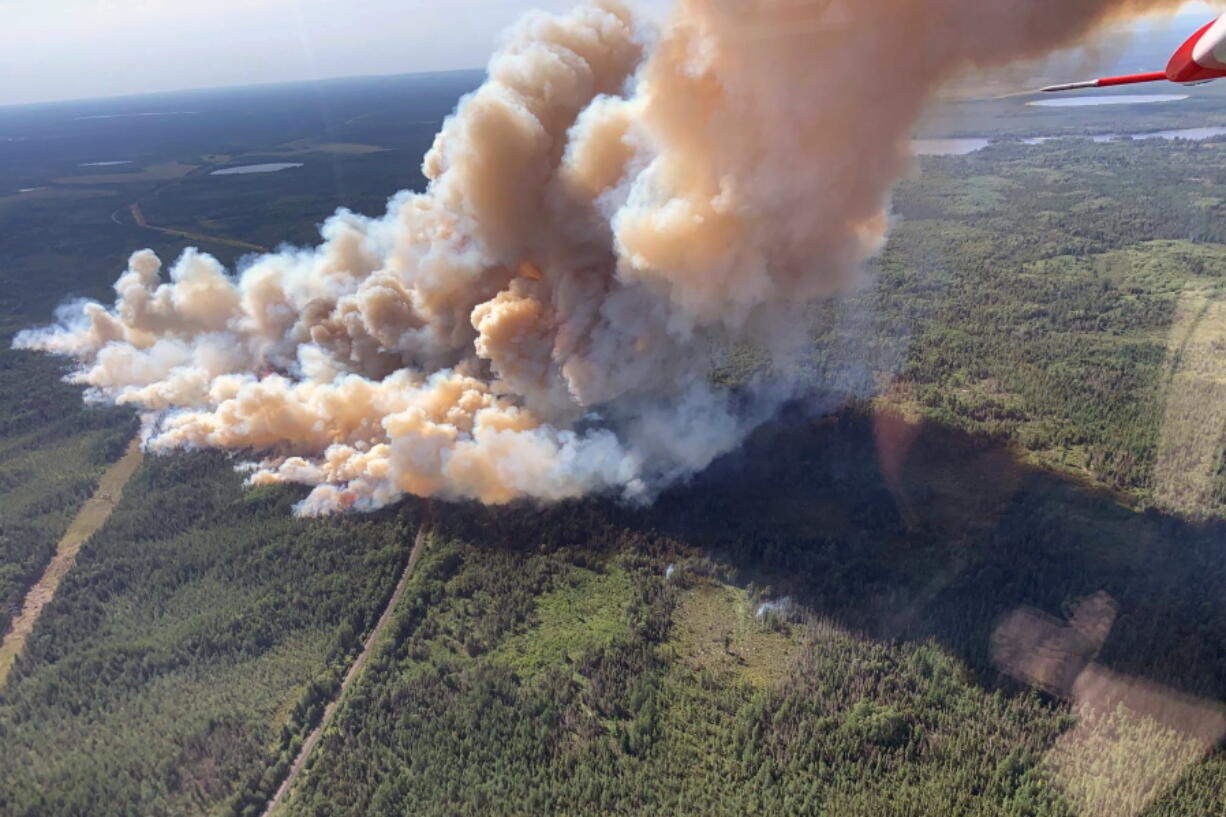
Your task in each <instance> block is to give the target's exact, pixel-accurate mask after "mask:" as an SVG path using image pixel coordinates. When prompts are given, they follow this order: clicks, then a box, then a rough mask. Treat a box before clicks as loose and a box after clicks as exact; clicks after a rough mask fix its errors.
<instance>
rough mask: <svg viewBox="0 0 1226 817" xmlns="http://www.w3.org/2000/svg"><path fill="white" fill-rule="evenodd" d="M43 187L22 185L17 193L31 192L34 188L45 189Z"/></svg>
mask: <svg viewBox="0 0 1226 817" xmlns="http://www.w3.org/2000/svg"><path fill="white" fill-rule="evenodd" d="M46 189H47V188H45V187H23V188H21V189H20V190H18V191H17V192H18V193H33V192H34V191H35V190H46Z"/></svg>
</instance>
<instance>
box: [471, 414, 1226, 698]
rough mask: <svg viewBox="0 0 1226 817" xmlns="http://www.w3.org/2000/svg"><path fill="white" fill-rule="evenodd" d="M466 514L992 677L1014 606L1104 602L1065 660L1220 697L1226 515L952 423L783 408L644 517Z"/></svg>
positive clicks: (506, 539)
mask: <svg viewBox="0 0 1226 817" xmlns="http://www.w3.org/2000/svg"><path fill="white" fill-rule="evenodd" d="M472 510H473V511H474V513H472V514H468V513H465V514H461V515H459V518H458V519H457V518H456V517H455V516H453V520H454V522H453V523H452V524H457V525H459V526H460V527H470V526H471V525H474V524H475V525H478V526H479V527H480V528H481V534H480V535H481V536H482V537H484V538H485V541H487V542H488V541H490V540H489V537H490V535H491V534H493V535H494V536H495V538H496V539H497V540H499V541H500V542H501V543H505V544H508V545H512V546H516V545H518V546H533V545H532V543H541V542H545V541H546V540H548V541H549V542H551V543H552V544H555V545H564V544H566V543H567V542H574V543H576V544H578V543H583V542H589V543H590V544H592V545H593V546H596V547H599V546H601V545H602V544H605V545H608V544H612V542H610V541H603V542H602V541H601V540H602V538H604V539H606V540H607V539H609V538H612V537H616V536H618V535H619V534H618V531H621V534H620V535H621V536H625V535H627V534H626V528H629V529H630V530H631V531H633V532H634V533H635V535H637V536H639V537H641V539H642V541H638V542H635V543H634V545H635V546H636V547H640V546H641V547H645V548H661V549H667V548H668V547H671V546H675V545H678V544H679V545H681V546H682V547H692V548H696V549H700V550H701V551H703V552H706V553H709V554H711V555H712V556H714V557H716V558H718V559H720V560H723V561H726V562H728V563H729V564H731V565H732V566H734V567H735V568H736V569H737V571H738V574H739V580H740V581H742V582H749V581H755V582H757V584H758V585H760V586H761V585H770V590H768V591H767V592H768V594H770V593H773V594H774V595H777V596H782V595H789V596H791V597H792V598H793V599H794V600H796V601H797V602H799V603H801V604H803V605H805V606H806V607H809V608H810V609H812V610H813V611H814V612H815V613H816V614H817V615H819V616H821V617H824V618H827V619H829V620H831V621H833V622H835V623H836V624H839V625H840V626H843V627H846V628H849V629H852V630H856V631H860V632H863V633H865V634H866V635H868V636H870V637H873V638H879V639H886V640H908V641H923V640H928V639H933V640H935V641H937V642H938V643H940V644H942V645H944V646H945V647H947V648H949V649H951V650H952V651H953V652H954V653H955V654H957V655H959V656H960V657H962V658H963V659H964V660H965V661H966V662H967V663H968V664H969V665H970V666H971V668H972V669H973V670H974V671H975V672H976V673H977V675H978V676H979V679H980V681H981V682H982V683H984V684H986V685H995V684H999V683H1005V684H1006V685H1008V684H1011V683H1012V682H1011V681H1009V680H1008V679H1007V678H1006V677H1005V676H1004V675H1003V674H1002V673H1001V672H999V671H998V669H997V668H996V667H994V665H993V662H992V656H991V643H992V636H993V633H994V631H995V630H996V628H997V627H998V626H999V625H1000V624H1001V623H1002V622H1003V621H1005V620H1006V618H1007V617H1009V616H1010V614H1013V613H1016V611H1018V610H1019V609H1035V610H1036V611H1041V612H1042V613H1045V614H1048V615H1049V616H1051V617H1054V619H1053V620H1056V619H1059V620H1063V619H1066V618H1068V617H1069V616H1070V615H1072V613H1073V611H1074V610H1075V609H1076V606H1077V605H1078V603H1079V601H1080V600H1082V599H1086V598H1089V597H1091V596H1095V595H1096V594H1106V596H1108V597H1110V598H1111V599H1112V600H1113V601H1114V603H1115V605H1116V612H1115V615H1114V618H1113V621H1112V624H1111V625H1110V630H1109V633H1107V634H1106V636H1105V638H1104V639H1103V640H1102V643H1101V648H1097V646H1098V645H1096V650H1095V651H1094V654H1092V653H1089V652H1087V653H1086V655H1084V656H1074V658H1073V660H1080V661H1081V662H1082V663H1081V665H1084V664H1085V662H1087V661H1089V660H1090V659H1091V658H1096V660H1097V666H1099V667H1103V668H1105V669H1106V670H1108V671H1111V672H1113V673H1116V674H1118V675H1119V676H1121V677H1124V676H1127V677H1131V678H1138V679H1146V680H1148V681H1151V682H1157V683H1159V684H1162V685H1166V686H1168V687H1171V688H1173V690H1176V691H1179V692H1183V693H1188V694H1192V695H1196V696H1200V697H1205V698H1210V699H1213V700H1218V701H1220V700H1223V699H1226V594H1224V593H1223V588H1226V524H1222V523H1219V522H1212V523H1192V522H1188V521H1185V520H1183V519H1180V518H1177V517H1174V516H1170V515H1166V514H1162V513H1159V512H1157V511H1153V510H1150V511H1145V512H1137V511H1135V510H1133V509H1130V508H1128V507H1125V506H1124V505H1122V504H1121V503H1120V502H1119V501H1118V500H1117V498H1116V497H1114V496H1113V495H1112V494H1110V493H1109V492H1107V491H1105V490H1102V489H1099V488H1095V487H1092V486H1089V485H1086V484H1083V483H1080V482H1078V481H1076V480H1075V479H1074V478H1072V477H1065V476H1061V475H1059V474H1055V473H1053V472H1051V471H1048V470H1045V469H1040V468H1037V467H1033V466H1029V465H1026V464H1024V463H1021V462H1019V461H1018V459H1017V458H1016V457H1015V456H1014V455H1013V454H1012V453H1011V452H1010V451H1009V450H1007V449H1005V448H1002V447H999V446H995V445H992V444H989V443H986V442H984V441H982V440H978V439H976V438H973V437H971V436H969V435H967V434H965V433H962V432H960V431H956V430H953V429H950V428H947V427H941V426H938V425H935V424H923V425H912V424H909V423H907V422H905V421H903V420H901V418H898V417H895V416H891V415H880V414H879V415H873V414H872V413H865V412H857V411H850V410H849V411H845V412H843V413H842V414H839V415H837V416H834V417H828V418H825V419H822V420H819V421H816V422H814V421H811V420H809V419H807V418H805V417H803V416H793V417H786V416H785V417H783V418H781V419H780V420H778V421H776V422H775V423H773V424H771V425H768V426H766V427H764V428H762V429H760V430H759V431H758V432H757V433H756V434H755V435H753V437H752V438H751V439H750V440H749V441H748V442H747V443H746V444H745V445H744V446H743V447H742V448H741V449H740V450H738V451H736V452H734V453H732V454H729V455H727V456H725V457H723V458H721V459H720V460H718V461H717V462H716V463H714V464H713V465H712V466H711V467H710V468H709V469H707V471H705V472H704V473H702V474H700V475H698V476H697V477H695V478H694V479H693V480H691V481H690V482H689V483H688V484H687V485H685V486H682V487H678V488H675V489H673V490H671V491H669V492H668V493H667V494H666V495H664V496H663V497H661V499H660V500H659V501H658V502H657V503H656V504H655V505H653V506H652V507H651V508H648V509H627V508H624V507H620V506H618V505H616V504H614V503H611V502H601V501H594V500H588V501H584V502H576V503H570V504H565V505H561V506H557V507H554V508H543V509H540V510H537V511H529V510H528V509H526V508H524V507H522V506H521V507H518V508H512V509H501V510H486V509H477V508H472ZM461 520H463V521H461ZM471 532H473V533H476V531H471ZM661 540H662V541H661Z"/></svg>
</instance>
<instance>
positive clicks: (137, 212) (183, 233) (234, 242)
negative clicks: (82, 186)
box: [112, 201, 268, 252]
mask: <svg viewBox="0 0 1226 817" xmlns="http://www.w3.org/2000/svg"><path fill="white" fill-rule="evenodd" d="M128 209H129V210H130V211H131V212H132V220H133V221H135V222H136V226H137V227H144V228H145V229H146V230H156V231H157V232H159V233H164V234H166V235H174V236H179V237H180V238H189V239H191V240H192V241H211V242H213V243H214V244H227V245H229V246H231V247H241V248H242V249H244V250H253V251H255V252H268V248H267V247H261V246H260V245H259V244H251V243H249V242H247V241H239V240H238V239H237V238H220V237H218V236H215V235H204V234H202V233H190V232H188V231H187V230H175V229H172V228H170V227H159V226H157V225H156V224H150V223H149V222H148V221H146V220H145V214H144V213H143V212H141V209H140V202H136V201H134V202H132V203H131V204H129V205H128ZM112 220H113V221H114V220H115V219H114V215H113V214H112Z"/></svg>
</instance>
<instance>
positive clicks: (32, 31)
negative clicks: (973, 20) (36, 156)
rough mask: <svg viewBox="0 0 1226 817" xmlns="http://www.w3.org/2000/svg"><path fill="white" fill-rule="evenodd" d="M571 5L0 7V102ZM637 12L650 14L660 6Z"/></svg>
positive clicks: (213, 78)
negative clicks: (536, 9)
mask: <svg viewBox="0 0 1226 817" xmlns="http://www.w3.org/2000/svg"><path fill="white" fill-rule="evenodd" d="M1018 2H1024V0H1018ZM571 5H573V0H535V2H534V1H533V0H0V105H5V104H13V103H20V102H41V101H47V100H54V99H82V98H88V97H97V96H116V95H121V94H131V93H142V92H147V91H169V90H176V89H180V88H203V87H217V86H225V85H244V84H250V83H257V82H279V81H285V80H295V79H311V78H321V77H334V76H345V75H362V74H395V73H406V72H410V71H433V70H444V69H450V68H471V67H478V66H481V65H484V64H485V61H486V59H487V57H488V56H489V53H490V51H491V49H492V48H493V47H494V45H495V43H496V42H497V37H498V32H499V31H501V30H502V29H503V28H504V27H505V26H506V25H507V24H509V23H510V22H512V21H513V20H514V19H515V18H516V17H518V16H519V15H520V14H522V13H523V12H524V11H525V10H527V9H530V8H546V9H564V8H567V7H569V6H571ZM637 5H639V6H642V7H645V8H649V9H651V10H652V11H653V12H654V13H657V14H658V13H660V11H661V10H662V9H664V8H667V6H668V5H669V0H638V3H637ZM1198 5H1200V6H1201V7H1200V9H1199V11H1201V12H1202V13H1204V14H1209V13H1210V12H1209V11H1208V10H1207V9H1206V8H1205V7H1204V6H1203V4H1198Z"/></svg>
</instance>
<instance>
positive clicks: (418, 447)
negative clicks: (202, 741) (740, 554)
mask: <svg viewBox="0 0 1226 817" xmlns="http://www.w3.org/2000/svg"><path fill="white" fill-rule="evenodd" d="M1175 4H1176V3H1175V2H1174V0H1170V1H1169V2H1168V0H1148V1H1147V0H1131V2H1130V1H1128V0H1030V1H1029V2H1019V0H855V1H854V2H852V0H680V2H679V4H678V6H677V8H676V9H675V10H674V12H673V13H672V15H671V18H670V21H669V22H668V23H667V24H666V25H665V26H664V28H663V30H662V31H659V32H655V31H651V30H648V28H647V27H646V26H644V25H642V24H640V23H638V22H636V21H635V19H634V18H633V17H632V15H631V13H630V11H629V10H628V9H627V8H625V7H623V6H621V5H619V4H618V3H617V2H615V0H598V2H595V3H593V4H591V5H585V6H582V7H580V8H578V9H576V10H574V11H572V12H571V13H569V14H565V15H561V16H550V15H546V14H543V13H533V14H529V15H528V16H527V17H526V18H525V19H524V20H522V21H521V22H520V23H519V24H518V25H517V26H516V27H515V28H514V29H513V30H512V31H511V32H510V33H509V34H508V35H507V37H506V39H505V42H504V44H503V46H502V47H501V49H500V50H499V51H498V53H497V54H496V55H495V56H494V57H493V59H492V60H491V62H490V64H489V70H488V77H487V79H486V81H485V83H484V84H483V85H482V86H481V87H480V88H479V89H478V90H477V91H475V92H474V93H472V94H470V95H469V96H467V97H465V98H464V99H463V100H461V101H460V103H459V106H458V107H457V109H456V111H455V113H454V115H452V116H451V117H450V118H449V119H448V120H447V121H446V123H445V124H444V126H443V128H442V131H441V132H440V133H439V134H438V136H437V138H436V140H435V143H434V146H433V147H432V148H431V150H430V151H429V153H428V154H427V155H426V157H425V160H424V169H425V173H426V176H427V177H428V179H429V180H430V182H429V186H428V188H427V189H426V190H425V191H424V192H420V193H411V192H404V193H401V194H399V195H397V196H396V197H394V198H393V199H392V200H391V202H390V203H389V207H388V211H387V213H386V215H384V216H383V217H381V218H367V217H363V216H360V215H356V214H353V213H350V212H346V211H340V212H338V213H337V214H336V215H334V216H333V217H332V218H331V219H329V220H328V221H327V222H326V223H325V224H324V225H323V227H322V230H321V232H322V238H323V243H322V244H320V246H318V247H317V248H315V249H297V248H289V247H286V248H283V249H281V250H279V251H278V252H276V253H273V254H270V255H264V256H261V257H258V258H254V259H249V260H248V262H247V263H246V264H245V265H244V266H242V268H241V269H240V270H239V271H238V272H236V273H234V274H231V273H230V272H228V271H227V270H226V269H224V268H223V267H222V266H221V265H220V264H219V263H218V262H217V261H216V260H214V259H213V258H212V257H210V256H208V255H205V254H202V253H199V252H195V251H188V252H186V253H185V254H184V255H183V256H182V257H180V258H179V259H178V260H177V261H176V262H175V263H174V265H173V267H172V268H171V269H170V272H169V281H163V280H162V277H161V262H160V261H159V259H158V258H157V257H156V256H155V255H154V254H153V253H152V252H151V251H148V250H145V251H141V252H138V253H136V254H135V255H133V256H132V259H131V262H130V265H129V267H128V270H127V271H126V272H125V273H124V274H123V275H122V276H121V277H120V278H119V280H118V281H117V282H116V284H115V290H116V293H117V299H116V301H115V303H114V305H113V306H112V307H110V308H109V309H108V308H106V307H103V306H101V305H99V304H97V303H85V304H83V305H82V304H79V303H78V304H75V305H70V306H67V307H64V308H63V309H62V310H61V313H60V315H59V322H58V323H57V324H56V325H54V326H51V327H49V328H46V329H40V330H33V331H27V332H24V333H22V334H21V335H19V336H18V338H17V340H16V345H18V346H21V347H25V348H32V349H41V350H44V351H47V352H52V353H57V354H64V355H70V356H73V357H75V358H76V359H77V360H78V361H80V367H79V368H78V369H77V370H76V372H75V373H74V374H73V375H71V379H72V380H73V382H76V383H80V384H83V385H85V386H86V387H87V396H88V397H89V398H92V399H98V400H107V401H112V402H116V403H122V404H130V405H133V406H137V407H139V408H140V409H142V410H144V411H145V415H144V416H145V417H146V432H145V433H146V445H147V447H148V448H149V449H150V450H152V451H155V452H156V451H169V450H174V449H185V448H226V449H237V450H250V451H256V452H262V453H261V454H260V456H263V457H265V458H264V459H263V460H262V461H260V462H258V463H255V464H254V465H253V466H252V472H251V476H250V479H251V481H252V482H253V483H257V484H259V483H270V482H296V483H304V484H307V485H310V486H314V489H313V490H312V491H311V493H310V495H309V496H308V497H307V498H306V499H305V500H304V501H303V503H302V504H301V505H300V507H299V511H300V512H302V513H306V514H317V513H327V512H331V511H335V510H338V509H343V508H350V507H354V508H373V507H378V506H380V505H383V504H385V503H387V502H390V501H392V500H395V499H396V498H397V497H399V496H401V495H403V494H405V493H411V494H416V495H419V496H439V497H445V498H475V499H478V500H480V501H482V502H487V503H503V502H508V501H512V500H515V499H517V498H521V497H532V498H537V499H541V500H547V501H549V500H558V499H563V498H566V497H574V496H578V495H582V494H585V493H589V492H616V493H620V494H621V495H623V496H626V497H629V498H634V497H642V498H650V497H651V496H652V495H653V493H654V492H655V491H657V490H659V488H660V487H661V486H664V485H667V484H668V483H669V482H670V481H673V480H675V479H678V478H681V477H684V476H685V475H687V474H690V473H693V472H695V471H697V470H699V469H702V468H704V467H705V466H706V465H707V464H708V463H710V462H711V460H712V459H713V458H715V457H716V456H718V455H720V454H721V453H724V452H726V451H728V450H730V449H731V448H733V447H734V446H736V445H737V444H738V442H739V441H740V440H741V439H742V438H743V436H744V435H745V434H746V433H747V431H748V430H749V429H750V428H751V427H752V426H753V424H754V423H756V422H760V421H761V419H763V417H764V416H765V413H764V412H767V411H768V410H769V408H770V405H771V400H772V398H773V395H765V396H763V395H762V394H761V393H760V394H759V395H758V399H756V400H750V401H748V402H749V404H750V408H748V409H747V408H746V405H745V404H746V401H745V400H744V399H743V397H738V399H736V400H733V399H732V398H731V396H730V395H729V394H728V393H727V392H725V391H722V390H720V389H719V388H717V387H715V386H713V385H712V383H711V380H710V376H709V375H710V371H711V367H712V361H713V359H714V358H715V356H716V355H717V353H718V350H720V349H722V348H726V347H727V344H728V343H731V342H736V341H738V340H741V339H749V340H752V341H754V342H756V343H758V344H762V345H765V346H766V347H767V348H769V349H773V350H776V352H782V350H786V349H787V348H789V347H790V346H792V345H794V344H795V343H796V342H797V339H798V338H799V337H803V328H802V327H801V326H800V322H799V320H798V315H799V312H800V309H801V308H802V307H803V306H804V305H805V304H806V303H809V302H812V301H813V300H814V299H817V298H822V297H827V296H832V295H837V294H839V293H841V292H845V291H847V290H848V289H849V288H850V287H852V286H854V285H855V284H856V282H857V278H858V270H859V267H860V265H861V264H862V262H863V261H864V260H865V259H866V258H868V257H869V256H870V255H872V254H873V253H874V252H875V251H876V250H877V249H878V248H879V246H880V244H881V242H882V239H883V236H884V233H885V228H886V221H887V220H886V206H887V199H888V194H889V191H890V187H891V185H892V184H893V183H894V182H895V181H896V180H897V179H898V178H899V177H900V176H901V175H902V174H904V173H905V172H906V171H907V170H908V168H909V165H910V162H911V157H910V151H909V134H910V130H911V126H912V123H913V122H914V120H915V119H916V117H917V116H918V114H919V113H920V110H921V108H922V106H923V105H924V103H925V101H926V100H927V99H928V98H929V97H930V96H931V95H932V93H933V92H934V91H935V90H936V89H937V88H938V87H939V86H940V85H941V84H942V83H943V82H945V81H947V80H949V79H950V78H951V77H953V76H954V75H956V74H958V73H959V72H961V71H964V70H967V69H973V68H990V67H994V66H999V65H1003V64H1006V63H1008V62H1010V61H1013V60H1017V59H1021V58H1028V57H1033V56H1036V55H1040V54H1042V53H1044V52H1047V51H1049V50H1051V49H1054V48H1057V47H1061V46H1067V45H1071V44H1073V43H1075V42H1076V41H1077V40H1078V38H1080V37H1083V36H1084V35H1086V34H1087V33H1088V32H1089V31H1091V30H1092V29H1093V28H1094V27H1095V26H1096V25H1097V24H1099V23H1101V22H1103V21H1104V20H1105V19H1106V18H1108V17H1111V16H1114V15H1121V14H1130V13H1137V12H1141V11H1146V10H1152V9H1155V8H1158V7H1162V6H1173V5H1175Z"/></svg>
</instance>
